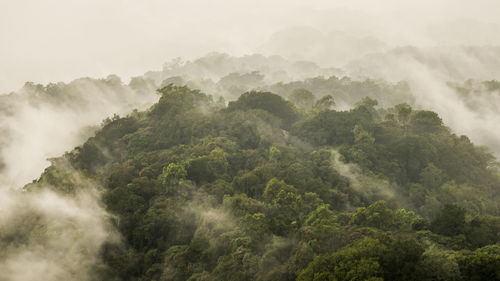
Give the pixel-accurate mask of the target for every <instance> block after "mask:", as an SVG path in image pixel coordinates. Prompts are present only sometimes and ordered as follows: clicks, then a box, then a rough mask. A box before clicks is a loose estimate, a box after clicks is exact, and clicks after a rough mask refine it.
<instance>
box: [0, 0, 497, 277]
mask: <svg viewBox="0 0 500 281" xmlns="http://www.w3.org/2000/svg"><path fill="white" fill-rule="evenodd" d="M499 10H500V3H499V2H498V1H495V0H479V1H475V2H471V1H462V0H460V1H452V0H443V1H438V2H437V1H430V0H426V1H418V2H414V3H409V2H406V1H405V2H403V1H396V0H386V1H370V0H366V1H362V0H356V1H352V0H351V1H347V0H339V1H327V0H320V1H314V2H313V3H310V2H306V1H299V0H293V1H272V2H271V3H270V2H269V1H262V0H254V1H228V0H215V1H210V2H206V1H195V0H189V1H178V0H175V1H160V0H148V1H141V2H138V1H129V0H127V1H121V0H111V1H106V2H102V1H95V0H91V1H84V2H82V1H63V0H49V1H43V2H42V1H35V0H21V1H0V94H1V95H0V213H1V215H0V229H1V231H0V246H2V247H0V248H2V250H1V251H0V272H1V274H0V275H1V276H0V280H31V279H40V276H44V277H43V278H44V279H40V280H92V279H93V274H94V271H95V270H94V269H95V266H96V265H98V264H99V263H100V260H99V255H100V252H99V251H100V249H101V246H102V245H103V244H104V243H106V242H108V241H114V242H116V243H119V241H120V239H121V238H120V237H119V235H118V234H117V230H116V229H115V227H114V226H112V225H111V224H110V222H109V220H110V216H111V215H110V214H109V213H107V211H106V210H105V208H104V207H103V206H102V203H101V193H100V192H101V188H102V187H101V186H99V185H97V184H95V183H93V182H86V181H85V182H84V183H82V182H80V183H78V184H79V185H84V186H86V187H85V188H84V190H82V191H77V192H76V193H75V194H72V196H68V195H65V194H61V193H60V192H57V191H54V190H53V187H51V186H47V185H41V186H39V187H38V188H39V190H36V191H34V192H31V191H30V192H28V191H26V190H24V189H23V188H22V187H23V186H25V185H26V184H29V183H30V182H32V181H36V179H37V178H38V177H39V176H40V174H41V173H42V172H43V171H44V169H45V168H47V167H48V166H49V165H50V164H51V162H50V159H51V158H53V157H58V156H61V155H63V154H64V153H65V152H68V151H71V150H72V149H73V148H75V147H77V146H79V145H82V144H83V143H84V142H85V141H86V140H87V139H88V138H89V137H92V136H93V135H94V133H95V132H96V130H98V129H99V128H101V124H103V123H102V122H103V120H105V119H106V118H113V116H114V115H115V114H116V115H120V116H126V115H127V114H130V113H131V112H132V111H133V110H134V109H137V110H146V109H147V108H149V107H150V106H151V105H152V104H154V103H155V102H156V101H157V99H158V95H157V94H156V93H155V92H156V89H157V88H160V87H162V86H166V85H168V84H169V83H174V84H179V85H187V86H189V87H190V88H194V89H200V90H202V91H203V92H205V93H207V94H210V95H213V96H214V97H215V98H219V97H223V98H224V99H222V102H226V101H231V100H235V99H236V98H238V97H239V95H240V94H242V93H243V92H246V91H250V90H254V89H257V90H270V91H272V90H273V86H275V84H277V83H288V82H290V83H292V82H294V81H302V80H305V79H309V78H314V77H325V78H328V77H331V76H336V77H338V78H342V77H344V76H347V77H351V79H354V80H359V81H363V80H365V79H373V80H374V81H382V80H383V81H386V82H387V83H388V85H399V84H398V83H404V85H408V89H409V92H410V93H411V94H408V96H404V98H395V99H394V103H395V104H396V103H400V102H408V103H410V104H411V106H412V107H414V108H416V109H429V110H433V111H436V112H437V113H439V115H440V116H441V117H442V119H443V121H444V124H445V125H446V126H449V127H450V128H451V129H452V130H453V131H454V132H455V133H457V134H458V135H461V134H465V135H467V136H469V137H470V139H471V140H472V141H473V142H474V143H475V144H478V145H484V146H486V147H487V149H488V150H490V151H492V152H493V153H494V154H495V155H496V156H497V157H498V156H500V146H499V145H498V144H499V143H500V131H499V130H498V124H499V123H500V87H499V88H498V89H497V88H495V89H490V88H488V87H487V86H486V85H485V84H484V81H489V80H499V79H500V78H499V77H500V37H499V36H498V34H500V18H498V15H497V14H498V11H499ZM82 77H84V78H82ZM28 81H29V82H28ZM242 81H243V82H244V83H242ZM401 81H403V82H401ZM26 82H28V83H26ZM384 83H385V82H384ZM315 94H316V93H315ZM316 98H318V97H316ZM346 100H347V99H346ZM395 104H383V106H385V107H390V106H394V105H395ZM224 105H225V104H224ZM337 105H338V106H337V109H349V108H351V107H352V106H353V104H351V103H349V102H346V101H343V100H340V101H337ZM259 125H260V126H259V127H258V130H259V131H260V133H261V134H262V135H264V136H265V137H267V138H268V139H269V140H270V141H274V142H276V143H282V144H287V143H290V142H291V140H290V139H288V137H287V135H286V133H285V132H284V131H275V130H274V128H273V127H272V126H269V125H268V124H259ZM293 141H295V140H293ZM296 142H298V141H296ZM300 146H301V147H308V146H309V145H308V144H305V143H301V144H300ZM332 154H333V156H332V157H333V158H332V163H334V165H333V166H334V168H335V169H336V170H338V171H339V173H340V174H341V175H342V176H344V177H346V178H347V179H349V181H350V182H351V187H352V188H353V189H354V190H356V191H357V192H359V193H366V194H365V195H366V197H368V198H370V199H373V198H376V199H388V200H395V199H394V198H395V197H396V195H395V194H394V191H393V190H392V189H393V188H394V186H392V185H391V184H392V183H389V182H387V181H386V180H385V179H384V180H379V179H376V178H374V177H373V178H372V177H367V176H365V175H363V174H362V171H361V170H360V168H359V167H358V166H356V165H355V164H349V163H343V162H342V161H341V160H339V154H338V153H337V152H335V151H332ZM67 169H69V170H72V167H67ZM76 178H80V175H77V176H76ZM82 178H83V176H82ZM368 183H370V184H368ZM202 209H203V208H202ZM199 212H200V214H201V215H199V217H200V219H201V220H202V222H200V225H202V226H203V225H205V224H206V225H209V224H212V223H214V222H215V223H220V222H222V223H220V224H221V225H220V226H219V227H222V228H228V229H229V228H231V227H233V226H234V225H235V222H233V221H230V220H229V219H228V218H227V217H226V216H227V215H226V213H225V212H223V211H221V210H218V209H208V211H207V210H205V209H203V210H199ZM210 231H212V229H208V228H207V229H205V228H203V227H201V226H200V228H199V229H198V230H197V235H201V234H204V233H205V232H206V233H209V232H210ZM214 232H215V230H214ZM206 236H209V235H206ZM273 239H274V238H273ZM276 239H278V238H276ZM117 241H118V242H117ZM276 241H277V242H276ZM276 241H275V242H276V243H275V244H277V245H274V246H273V248H279V247H285V246H283V245H285V244H286V245H288V243H292V242H288V241H287V242H286V243H285V242H282V241H281V242H280V241H278V240H276ZM280 243H281V244H283V245H281V244H280ZM278 244H280V245H278ZM4 246H5V247H4ZM26 267H29V268H31V269H32V270H30V271H29V272H27V271H25V270H24V269H25V268H26ZM167 273H168V272H167ZM167 273H165V274H167ZM264 273H265V272H263V273H262V274H263V275H264Z"/></svg>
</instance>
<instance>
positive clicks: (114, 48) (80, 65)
mask: <svg viewBox="0 0 500 281" xmlns="http://www.w3.org/2000/svg"><path fill="white" fill-rule="evenodd" d="M499 8H500V3H498V2H496V1H487V0H482V1H476V2H474V3H472V2H468V1H448V0H447V1H419V2H418V3H407V2H405V3H402V2H401V1H314V2H313V3H310V2H305V1H286V2H285V1H273V2H272V3H268V2H266V1H210V3H208V2H203V1H168V2H164V1H156V0H155V1H141V2H135V1H118V0H114V1H106V2H101V1H99V2H98V1H94V0H92V1H85V2H81V1H61V0H50V1H44V2H43V3H42V2H39V1H15V2H13V1H1V2H0V40H1V42H2V44H0V93H2V94H5V93H8V92H11V91H15V90H18V89H19V88H20V87H22V85H23V84H24V82H26V81H33V82H35V83H42V84H47V83H49V82H58V81H63V82H69V81H71V80H73V79H76V78H79V77H105V76H107V75H108V74H117V75H119V76H120V77H122V78H123V79H124V80H125V81H127V80H128V79H129V78H130V77H133V76H138V75H142V74H143V73H144V72H146V71H149V70H157V69H160V68H161V66H162V64H163V63H165V62H167V61H169V60H171V59H173V58H176V57H182V58H183V59H184V60H192V59H196V58H197V57H200V56H203V55H205V54H207V53H210V52H225V53H228V54H230V55H235V56H241V55H245V54H253V53H264V54H277V55H283V56H284V57H288V58H291V59H308V60H312V61H314V62H316V63H320V64H324V65H322V66H335V67H338V66H342V63H344V61H342V60H343V59H353V58H357V57H358V55H359V54H361V55H362V54H365V53H367V52H368V53H369V51H370V50H369V49H367V50H362V52H361V53H359V51H360V50H353V51H352V52H350V53H348V50H350V49H351V48H350V47H349V45H346V46H345V47H342V46H343V45H342V44H344V42H338V45H339V49H340V50H341V51H344V52H343V53H342V52H338V54H339V55H337V57H333V58H331V59H330V60H326V63H325V60H321V59H320V58H321V55H319V54H318V55H317V56H314V55H313V54H310V55H307V54H301V55H300V56H295V57H294V56H293V55H294V54H293V53H290V52H291V51H290V50H288V49H284V48H283V46H281V45H279V44H276V40H274V41H273V39H276V34H278V35H279V34H280V32H281V33H282V32H283V31H286V30H290V29H292V30H293V28H297V27H299V28H310V29H312V30H314V29H315V30H317V31H318V32H319V33H323V35H327V34H328V33H330V32H337V33H339V32H340V33H345V34H349V36H353V37H354V38H361V39H363V38H371V39H373V40H378V41H380V42H383V43H384V44H385V45H386V46H385V48H386V49H391V48H394V47H400V46H407V45H412V46H452V45H479V46H481V45H499V44H500V38H498V39H497V38H496V37H495V36H493V35H495V34H497V33H496V32H497V31H498V30H500V28H499V22H500V20H499V19H498V18H497V17H496V16H495V11H498V10H499ZM309 33H310V32H305V35H304V36H302V35H301V36H298V37H297V36H296V37H295V38H292V42H297V43H299V44H303V43H304V41H305V42H307V41H308V40H309V39H310V38H309V37H308V36H310V35H311V34H309ZM323 35H321V34H320V35H319V37H321V36H323ZM319 37H318V36H316V37H314V38H315V40H317V39H318V38H319ZM338 39H339V37H336V38H333V40H338ZM301 41H302V42H301ZM335 43H337V41H335ZM292 50H293V49H292ZM380 50H381V49H374V51H380ZM325 64H326V65H325Z"/></svg>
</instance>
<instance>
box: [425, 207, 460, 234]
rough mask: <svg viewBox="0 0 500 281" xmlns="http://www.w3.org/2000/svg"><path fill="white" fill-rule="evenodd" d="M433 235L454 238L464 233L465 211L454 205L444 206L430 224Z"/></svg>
mask: <svg viewBox="0 0 500 281" xmlns="http://www.w3.org/2000/svg"><path fill="white" fill-rule="evenodd" d="M431 230H432V231H433V232H435V233H438V234H442V235H446V236H454V235H457V234H462V233H464V231H465V209H464V208H462V207H459V206H457V205H455V204H445V205H444V206H443V208H442V209H441V210H439V211H438V212H437V214H436V216H435V218H434V220H432V222H431Z"/></svg>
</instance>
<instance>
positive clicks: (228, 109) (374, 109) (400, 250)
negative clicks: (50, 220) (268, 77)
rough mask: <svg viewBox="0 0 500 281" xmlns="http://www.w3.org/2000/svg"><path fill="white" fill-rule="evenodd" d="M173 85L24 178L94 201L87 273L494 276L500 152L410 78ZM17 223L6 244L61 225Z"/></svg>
mask: <svg viewBox="0 0 500 281" xmlns="http://www.w3.org/2000/svg"><path fill="white" fill-rule="evenodd" d="M253 75H254V76H255V75H257V74H256V73H254V74H253ZM232 78H235V79H236V78H241V79H243V78H242V77H241V76H238V75H233V76H232ZM236 80H237V79H236ZM138 81H139V80H136V82H137V83H138ZM226 81H228V83H229V79H226ZM231 81H232V83H229V84H227V85H237V84H236V82H234V81H235V80H234V79H233V80H231ZM246 81H250V82H251V83H253V82H252V81H258V79H257V80H251V79H250V80H246ZM139 82H140V81H139ZM173 82H175V81H172V79H170V80H168V81H166V82H165V83H163V85H162V87H161V88H159V89H158V90H157V92H158V95H159V101H158V102H157V103H156V104H154V105H153V106H151V107H150V108H149V109H147V110H145V111H138V110H134V111H133V112H132V113H130V114H128V115H125V116H123V117H120V116H118V115H115V116H113V117H112V118H107V119H106V120H104V121H103V122H102V124H101V126H100V129H99V130H97V132H96V133H95V135H94V136H92V137H90V138H89V139H88V140H87V141H86V142H85V143H83V144H82V145H79V146H77V147H76V148H75V149H73V150H72V151H69V152H66V153H65V154H64V155H63V156H61V157H56V158H52V159H50V161H51V165H50V166H49V167H48V168H47V169H45V171H44V172H43V174H42V175H41V176H40V177H39V178H38V179H37V180H34V181H33V182H32V183H30V184H28V185H26V186H25V187H24V193H25V194H34V195H36V194H41V193H43V190H44V189H46V188H47V187H48V188H50V189H51V190H52V191H53V192H55V193H56V194H58V196H62V197H68V198H72V197H75V196H79V194H81V193H82V192H87V191H88V190H95V192H96V193H97V195H96V196H97V197H99V198H101V199H100V203H99V204H100V205H102V207H103V208H104V209H105V210H106V214H105V215H103V216H104V217H105V220H106V231H109V232H113V233H115V235H114V239H107V240H106V241H105V243H103V244H102V245H101V246H100V247H99V249H97V250H95V251H97V253H98V259H97V260H96V261H89V263H88V264H86V265H85V266H87V267H89V268H91V270H90V272H91V273H90V276H89V279H90V280H137V281H139V280H140V281H146V280H157V281H160V280H162V281H167V280H172V281H173V280H179V281H180V280H191V281H194V280H200V281H201V280H214V281H215V280H235V281H236V280H276V281H277V280H300V281H305V280H311V281H312V280H315V281H320V280H372V281H374V280H464V281H465V280H500V244H499V243H500V208H499V206H498V202H499V199H500V171H499V170H498V163H497V159H496V158H495V157H494V156H493V154H491V152H490V151H489V150H488V149H487V148H485V147H483V146H476V145H475V144H473V143H472V142H471V141H470V139H469V138H468V137H467V136H464V135H457V134H455V133H454V132H453V131H452V130H451V129H450V128H449V127H447V126H445V125H444V123H443V120H442V119H441V117H440V116H439V115H438V114H437V113H435V112H433V111H428V110H425V109H419V108H415V107H414V106H412V105H411V100H412V97H411V94H410V93H409V89H408V87H407V86H406V85H405V84H404V83H403V84H401V83H400V84H397V85H389V84H383V83H382V84H380V83H378V82H376V81H370V80H367V81H364V82H362V81H353V80H350V79H349V78H342V79H339V78H336V77H334V76H332V77H331V78H328V79H325V78H317V79H316V80H314V79H310V80H304V81H303V82H289V83H275V84H272V85H268V86H262V87H261V89H259V90H248V91H246V92H244V93H243V94H241V95H239V96H235V98H234V99H233V100H231V101H229V102H227V101H226V100H225V99H224V98H223V97H221V96H219V97H215V96H213V95H210V94H205V93H204V92H203V91H200V90H197V89H193V87H188V86H181V85H176V84H182V83H181V82H178V83H173ZM233 82H234V83H233ZM477 83H479V82H477ZM477 83H476V84H477ZM219 84H220V83H219ZM484 84H485V85H490V86H491V87H498V85H497V84H494V83H492V82H490V83H489V84H488V83H487V82H484ZM242 85H243V86H244V83H243V84H242ZM474 85H475V84H474V83H472V82H471V81H469V82H468V84H467V82H466V83H465V84H464V85H459V84H456V85H450V86H452V87H455V88H457V90H460V91H461V93H463V96H464V97H467V96H468V95H472V94H471V93H473V89H472V88H473V86H474ZM230 88H231V86H227V87H226V89H230ZM233 90H234V88H233ZM243 90H247V89H243ZM238 91H242V89H241V88H239V89H238V90H234V93H237V92H238ZM235 95H237V94H235ZM347 104H353V106H350V107H348V106H347ZM19 220H20V221H25V222H26V223H24V224H21V225H22V227H23V232H22V235H19V233H20V229H14V230H9V231H1V230H0V247H4V246H10V247H12V245H16V246H17V247H22V245H27V244H29V243H32V242H33V241H34V240H35V241H42V240H43V239H47V237H49V236H51V235H55V234H57V231H58V228H57V227H51V226H50V225H49V226H47V222H46V221H44V220H43V218H40V217H37V215H36V212H31V211H30V210H29V209H28V210H26V211H24V212H23V213H22V214H20V215H19ZM82 232H83V230H82V229H80V228H79V226H78V225H76V226H75V227H74V229H73V231H72V232H71V235H74V236H75V237H77V236H79V235H80V236H81V235H83V234H82ZM75 247H80V248H78V249H77V250H78V252H83V253H85V252H86V251H91V250H92V249H88V248H86V245H85V244H84V245H75ZM0 258H2V257H1V256H0ZM75 274H76V273H75ZM0 279H1V278H0Z"/></svg>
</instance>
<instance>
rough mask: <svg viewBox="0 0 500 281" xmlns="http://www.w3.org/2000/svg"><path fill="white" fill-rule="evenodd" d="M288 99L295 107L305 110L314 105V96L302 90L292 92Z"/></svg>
mask: <svg viewBox="0 0 500 281" xmlns="http://www.w3.org/2000/svg"><path fill="white" fill-rule="evenodd" d="M289 99H290V101H292V102H293V103H294V104H295V105H297V106H299V107H302V108H305V109H311V108H312V106H313V103H314V95H313V94H312V93H311V92H310V91H308V90H306V89H304V88H298V89H295V90H293V92H292V93H291V94H290V97H289Z"/></svg>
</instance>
